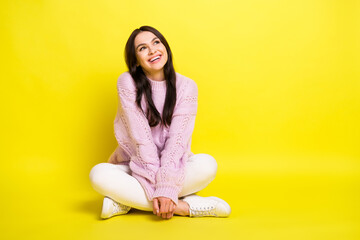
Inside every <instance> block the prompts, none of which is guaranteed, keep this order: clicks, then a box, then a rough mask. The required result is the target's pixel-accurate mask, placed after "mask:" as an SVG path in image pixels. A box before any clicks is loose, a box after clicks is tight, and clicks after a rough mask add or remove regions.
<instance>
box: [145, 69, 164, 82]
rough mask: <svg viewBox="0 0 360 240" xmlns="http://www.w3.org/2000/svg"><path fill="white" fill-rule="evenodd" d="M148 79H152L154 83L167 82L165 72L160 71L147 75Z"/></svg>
mask: <svg viewBox="0 0 360 240" xmlns="http://www.w3.org/2000/svg"><path fill="white" fill-rule="evenodd" d="M145 75H146V77H147V78H150V79H151V80H154V81H164V80H165V75H164V71H158V72H156V73H145Z"/></svg>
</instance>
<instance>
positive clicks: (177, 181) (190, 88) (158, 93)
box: [108, 72, 198, 204]
mask: <svg viewBox="0 0 360 240" xmlns="http://www.w3.org/2000/svg"><path fill="white" fill-rule="evenodd" d="M149 81H150V84H151V89H152V93H153V95H152V98H153V101H154V104H155V106H156V108H157V110H158V111H159V113H160V115H161V116H162V110H163V107H164V101H165V96H166V81H155V80H152V79H149ZM117 90H118V110H117V114H116V117H115V120H114V133H115V138H116V140H117V142H118V146H117V148H116V149H115V151H114V152H113V154H111V156H110V157H109V160H108V162H110V163H113V164H128V165H129V167H130V169H131V171H132V172H131V175H132V176H133V177H135V178H136V179H137V180H138V181H139V182H140V184H141V185H142V187H143V188H144V190H145V193H146V196H147V198H148V200H149V201H152V200H153V198H155V197H160V196H163V197H168V198H170V199H171V200H173V201H174V202H175V204H178V196H179V193H180V192H181V189H182V185H183V182H184V176H185V174H184V169H185V165H186V162H187V160H188V158H189V157H190V156H192V155H194V153H192V152H191V135H192V133H193V130H194V126H195V116H196V113H197V105H198V101H197V100H198V88H197V85H196V83H195V82H194V81H193V80H192V79H190V78H188V77H185V76H183V75H181V74H179V73H176V92H177V99H176V105H175V109H174V113H173V117H172V122H171V125H170V127H164V126H160V124H158V125H157V126H155V127H150V126H149V124H148V121H147V118H146V116H145V114H144V113H146V110H147V106H146V105H147V104H146V102H145V97H144V96H143V98H142V101H141V106H142V109H143V110H144V113H143V112H142V111H141V109H140V108H139V107H138V106H137V105H136V102H135V99H136V87H135V83H134V80H133V79H132V77H131V75H130V73H129V72H124V73H123V74H121V75H120V76H119V78H118V81H117Z"/></svg>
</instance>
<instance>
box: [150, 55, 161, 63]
mask: <svg viewBox="0 0 360 240" xmlns="http://www.w3.org/2000/svg"><path fill="white" fill-rule="evenodd" d="M161 57H162V55H158V56H156V57H154V58H152V61H151V60H149V62H150V63H157V62H159V61H160V59H161Z"/></svg>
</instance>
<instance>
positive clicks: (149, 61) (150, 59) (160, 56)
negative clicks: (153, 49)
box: [148, 54, 161, 63]
mask: <svg viewBox="0 0 360 240" xmlns="http://www.w3.org/2000/svg"><path fill="white" fill-rule="evenodd" d="M158 56H159V57H160V58H158V59H156V60H155V62H156V61H158V60H160V59H161V54H159V55H156V56H154V57H152V58H150V59H149V60H148V61H149V62H151V60H152V59H154V58H156V57H158ZM151 63H152V62H151Z"/></svg>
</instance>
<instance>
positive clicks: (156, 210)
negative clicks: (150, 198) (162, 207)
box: [153, 198, 159, 214]
mask: <svg viewBox="0 0 360 240" xmlns="http://www.w3.org/2000/svg"><path fill="white" fill-rule="evenodd" d="M153 213H154V214H158V213H159V200H158V199H157V198H154V202H153Z"/></svg>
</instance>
